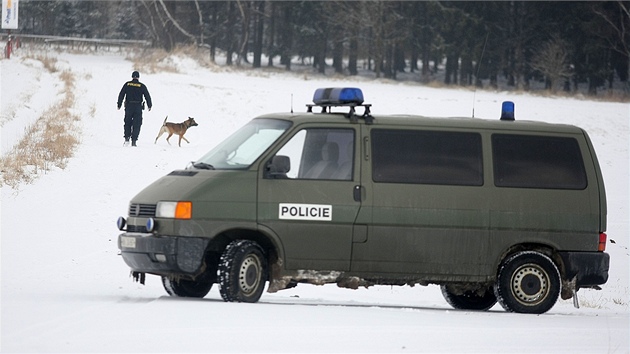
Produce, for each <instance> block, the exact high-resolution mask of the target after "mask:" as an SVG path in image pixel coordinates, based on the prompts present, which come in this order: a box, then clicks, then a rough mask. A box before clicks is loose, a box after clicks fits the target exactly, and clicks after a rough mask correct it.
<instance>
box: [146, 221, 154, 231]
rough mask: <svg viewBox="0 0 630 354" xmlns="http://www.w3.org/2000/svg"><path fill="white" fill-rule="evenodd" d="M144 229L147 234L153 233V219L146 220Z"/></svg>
mask: <svg viewBox="0 0 630 354" xmlns="http://www.w3.org/2000/svg"><path fill="white" fill-rule="evenodd" d="M146 227H147V232H153V230H154V229H155V220H154V219H153V218H148V219H147V225H146Z"/></svg>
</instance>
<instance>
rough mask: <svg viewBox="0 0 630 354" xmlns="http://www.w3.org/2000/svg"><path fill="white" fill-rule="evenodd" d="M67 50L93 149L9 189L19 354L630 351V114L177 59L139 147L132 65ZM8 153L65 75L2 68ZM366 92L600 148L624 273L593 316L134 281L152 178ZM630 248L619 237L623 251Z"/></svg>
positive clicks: (6, 215) (582, 103) (596, 105)
mask: <svg viewBox="0 0 630 354" xmlns="http://www.w3.org/2000/svg"><path fill="white" fill-rule="evenodd" d="M48 55H50V56H57V60H58V61H57V64H56V65H57V67H58V68H59V69H61V70H70V71H71V72H72V73H73V74H74V75H75V78H76V90H75V92H74V95H75V99H76V105H75V107H74V108H73V111H74V112H75V113H76V114H78V115H80V116H81V117H82V119H81V121H80V123H79V124H80V126H81V131H82V132H81V135H80V139H81V143H80V145H79V146H78V149H77V151H76V153H75V156H74V157H73V158H72V159H71V160H70V161H69V163H68V166H67V167H66V168H65V169H64V170H60V169H53V170H52V171H48V172H46V173H41V175H40V176H39V177H38V178H37V179H36V180H35V182H34V183H32V184H29V185H21V186H20V188H19V189H18V190H13V189H9V188H6V187H4V188H2V204H1V209H0V210H1V216H2V219H1V235H0V237H1V267H2V268H1V269H2V271H1V279H0V281H1V284H2V289H1V293H0V296H1V308H0V311H1V326H2V332H1V334H2V335H1V346H0V350H1V351H2V352H38V353H41V352H81V353H86V352H458V353H460V352H491V353H499V352H501V353H551V352H553V353H558V352H565V353H581V352H584V353H628V352H630V344H629V338H630V316H629V313H630V310H629V305H628V304H629V301H630V299H629V294H630V291H629V289H628V284H629V259H630V256H629V251H628V246H629V233H628V231H629V228H628V224H629V213H630V210H629V208H628V206H629V202H628V201H629V192H628V185H629V180H630V179H629V172H628V165H629V162H630V161H629V160H630V159H629V155H628V148H629V141H630V139H629V137H630V131H629V121H630V106H629V105H628V104H627V103H606V102H595V101H588V100H577V99H560V98H544V97H534V96H529V95H523V94H518V95H515V94H508V93H505V92H487V91H478V92H477V93H476V95H473V92H472V91H469V90H464V89H462V90H452V89H433V88H427V87H423V86H419V85H417V84H412V83H396V82H391V81H384V80H382V81H371V80H365V79H361V78H354V79H353V78H344V79H340V78H334V79H333V78H327V77H321V76H317V75H314V74H296V73H284V72H281V71H266V70H249V69H248V70H242V71H239V70H237V71H228V70H224V69H221V68H215V69H208V68H201V67H199V66H198V65H197V64H196V63H195V62H194V61H192V60H189V59H186V58H182V57H173V58H172V59H171V60H172V65H174V66H176V67H177V69H178V70H177V72H163V73H154V74H149V73H142V72H141V77H140V80H141V81H142V82H144V83H145V84H146V85H147V86H148V88H149V90H150V92H151V95H152V98H153V102H154V107H153V110H152V111H151V112H146V111H145V113H144V125H143V126H142V132H141V136H140V140H139V141H138V144H139V147H138V148H125V147H123V146H122V141H123V138H122V130H123V129H122V128H123V119H122V118H123V114H124V113H123V111H122V110H121V111H117V110H116V98H117V95H118V92H119V90H120V88H121V86H122V84H123V83H124V82H125V81H127V80H128V79H129V78H130V75H131V72H132V70H134V68H133V67H132V64H131V62H129V61H127V60H125V58H124V56H120V55H117V54H102V55H77V54H67V53H49V54H48ZM0 68H1V71H0V74H1V84H2V91H1V95H2V96H1V103H2V106H1V116H0V122H1V123H0V124H2V133H1V140H0V144H1V151H2V154H3V155H4V154H6V153H9V152H10V151H11V147H12V146H13V145H14V144H15V143H16V142H17V141H19V140H20V138H21V137H22V135H23V134H24V128H25V127H27V126H29V125H30V124H32V123H33V122H34V121H35V120H36V119H37V118H39V117H40V116H41V114H42V112H43V111H44V110H45V109H47V108H48V107H50V106H51V105H52V104H54V103H55V102H57V101H58V100H59V99H60V98H61V96H60V90H61V89H62V87H63V85H62V84H61V80H60V79H59V72H56V73H50V72H48V71H46V70H45V69H43V67H42V64H41V63H40V62H38V61H37V60H34V59H29V58H28V57H27V56H26V51H18V52H17V53H15V55H14V56H13V57H12V58H11V59H10V60H6V59H3V60H0ZM342 85H352V86H358V87H361V88H362V89H363V92H364V94H365V97H366V102H367V103H371V104H373V107H372V112H373V113H375V114H387V113H409V114H420V115H434V116H470V115H471V113H472V104H473V101H475V117H483V118H488V119H498V116H499V113H500V106H501V102H502V101H503V100H512V101H514V102H515V104H516V119H529V120H542V121H548V122H557V123H569V124H574V125H578V126H581V127H583V128H585V129H586V130H587V131H588V133H589V134H590V136H591V138H592V140H593V142H594V144H595V148H596V150H597V153H598V156H599V160H600V164H601V166H602V169H603V174H604V178H605V182H606V189H607V194H608V231H607V233H608V237H609V240H610V241H611V242H610V243H608V245H607V251H608V252H609V253H610V254H611V270H610V279H609V281H608V283H607V284H605V285H604V286H603V290H601V291H596V290H581V291H580V292H579V295H580V300H581V308H580V309H575V308H574V307H573V305H572V302H571V301H559V303H558V304H556V306H555V307H554V308H553V309H552V310H551V311H550V312H548V313H546V314H544V315H540V316H535V315H520V314H512V313H506V312H504V311H503V310H502V308H501V307H500V306H499V305H496V306H495V307H494V308H492V309H491V310H490V311H488V312H469V311H456V310H453V309H451V308H450V307H449V306H448V304H447V303H446V302H445V301H444V300H443V299H442V296H441V294H440V291H439V288H438V287H436V286H429V287H413V288H412V287H388V286H377V287H372V288H369V289H359V290H348V289H339V288H337V287H336V286H335V285H326V286H314V285H300V286H298V287H296V288H294V289H290V290H285V291H281V292H278V293H275V294H267V293H264V294H263V296H262V298H261V301H260V302H259V303H257V304H243V303H225V302H223V301H222V300H221V297H220V295H219V293H218V290H217V289H216V287H215V288H213V289H212V290H211V292H210V294H208V296H207V297H206V298H204V299H181V298H171V297H169V296H168V295H167V294H166V293H165V291H164V290H163V289H162V285H161V282H160V280H159V278H158V277H154V276H148V277H147V283H146V285H144V286H143V285H140V284H138V283H134V282H133V281H132V279H131V278H130V277H129V269H128V267H127V266H126V265H125V264H124V262H123V260H122V259H121V257H120V256H118V249H117V247H116V239H117V235H118V233H119V231H118V230H117V228H116V223H115V221H116V218H117V217H118V216H120V215H125V214H126V212H127V207H128V202H129V199H130V198H131V197H132V196H134V195H135V194H136V193H137V192H139V191H140V190H141V189H142V188H143V187H145V186H146V185H148V184H149V183H150V182H152V181H154V180H155V179H157V178H159V177H160V176H162V175H165V174H166V173H168V172H170V171H171V170H173V169H176V168H181V167H184V166H185V165H186V164H187V163H188V162H189V161H191V160H195V159H197V158H199V157H200V156H202V155H203V154H204V153H205V152H206V151H208V150H209V149H210V148H211V147H213V146H214V145H215V144H217V143H218V142H219V141H220V140H222V139H223V138H224V137H226V136H227V135H228V134H229V133H231V132H232V131H233V130H235V129H236V128H238V127H239V126H241V125H243V124H244V123H245V122H247V121H248V120H250V119H251V118H253V117H254V116H257V115H260V114H263V113H271V112H279V111H282V112H286V111H289V110H290V109H291V108H292V107H293V109H294V110H295V111H299V110H303V109H304V104H306V103H310V101H311V98H312V94H313V92H314V90H315V89H316V88H319V87H330V86H342ZM167 115H168V116H169V120H170V121H174V122H181V121H183V120H184V119H186V118H187V117H188V116H191V117H194V118H195V119H196V120H197V122H198V123H199V126H198V127H194V128H192V129H191V130H189V132H188V133H187V134H186V137H187V138H188V139H189V140H190V142H191V143H190V144H186V143H185V142H184V143H183V145H182V147H181V148H178V147H177V146H176V139H175V138H173V139H171V142H172V143H173V145H172V146H169V145H168V144H167V143H166V142H165V140H164V137H162V139H161V140H160V141H158V142H157V144H153V140H154V139H155V136H156V135H157V133H158V130H159V127H160V126H161V124H162V122H163V120H164V118H165V117H166V116H167ZM613 241H614V243H613Z"/></svg>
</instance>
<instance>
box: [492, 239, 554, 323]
mask: <svg viewBox="0 0 630 354" xmlns="http://www.w3.org/2000/svg"><path fill="white" fill-rule="evenodd" d="M560 287H561V285H560V273H559V272H558V267H556V265H555V264H554V263H553V261H552V260H551V259H550V258H549V257H547V256H546V255H544V254H542V253H539V252H535V251H523V252H519V253H516V254H514V255H512V256H510V257H508V258H507V259H506V260H505V261H504V262H503V263H502V264H501V267H500V268H499V274H498V276H497V281H496V283H495V286H494V292H495V295H496V297H497V300H498V301H499V303H500V304H501V306H502V307H503V308H504V309H505V310H506V311H509V312H519V313H535V314H541V313H545V312H547V311H549V310H550V309H551V308H552V307H553V305H555V303H556V301H557V300H558V295H559V294H560Z"/></svg>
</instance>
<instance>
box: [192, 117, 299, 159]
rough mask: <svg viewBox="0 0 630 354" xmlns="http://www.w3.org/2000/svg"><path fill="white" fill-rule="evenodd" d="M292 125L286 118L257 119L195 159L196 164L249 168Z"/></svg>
mask: <svg viewBox="0 0 630 354" xmlns="http://www.w3.org/2000/svg"><path fill="white" fill-rule="evenodd" d="M290 126H291V122H289V121H285V120H277V119H254V120H252V121H251V122H249V123H247V124H246V125H245V126H243V127H242V128H240V129H239V130H237V131H236V132H235V133H234V134H232V135H231V136H230V137H228V138H227V139H225V140H224V141H223V142H221V143H220V144H219V145H217V146H216V147H215V148H214V149H212V150H210V152H208V153H207V154H205V155H204V156H203V157H202V158H200V159H199V160H197V161H195V162H193V163H192V166H193V167H194V168H200V169H217V170H233V169H244V168H247V167H249V166H250V165H251V164H252V163H254V161H256V159H257V158H258V157H259V156H260V155H261V154H262V153H263V152H265V151H266V150H267V149H268V148H269V146H271V144H273V143H274V142H275V141H276V140H277V139H278V137H280V135H282V134H283V133H284V132H285V131H286V130H287V129H288V128H289V127H290Z"/></svg>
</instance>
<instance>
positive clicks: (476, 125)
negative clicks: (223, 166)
mask: <svg viewBox="0 0 630 354" xmlns="http://www.w3.org/2000/svg"><path fill="white" fill-rule="evenodd" d="M358 117H359V119H358V124H366V123H365V121H364V120H363V119H362V118H361V116H360V115H358ZM372 117H373V123H372V124H373V125H375V126H378V125H381V124H387V125H388V126H390V127H391V126H401V127H413V126H417V127H435V128H456V129H457V128H464V129H489V130H510V131H528V132H546V133H565V134H583V130H582V129H581V128H579V127H576V126H573V125H568V124H556V123H546V122H536V121H527V120H514V121H502V120H499V119H498V118H497V119H494V120H490V119H481V118H470V117H425V116H418V115H408V114H391V115H372ZM257 118H267V119H270V118H271V119H283V120H289V121H292V122H294V123H296V124H303V123H336V124H348V125H351V124H357V123H351V122H350V120H349V119H348V118H347V114H344V113H272V114H265V115H262V116H259V117H257Z"/></svg>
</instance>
